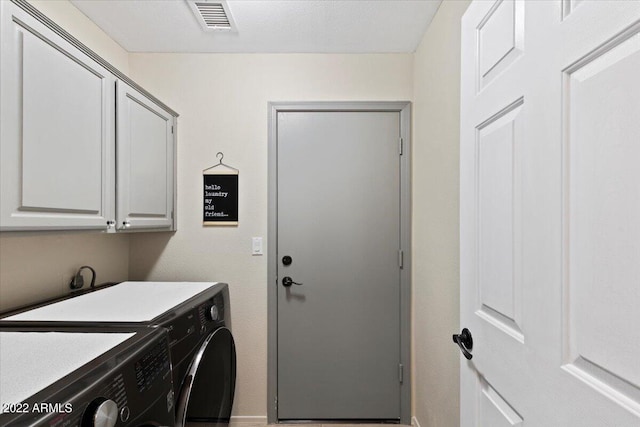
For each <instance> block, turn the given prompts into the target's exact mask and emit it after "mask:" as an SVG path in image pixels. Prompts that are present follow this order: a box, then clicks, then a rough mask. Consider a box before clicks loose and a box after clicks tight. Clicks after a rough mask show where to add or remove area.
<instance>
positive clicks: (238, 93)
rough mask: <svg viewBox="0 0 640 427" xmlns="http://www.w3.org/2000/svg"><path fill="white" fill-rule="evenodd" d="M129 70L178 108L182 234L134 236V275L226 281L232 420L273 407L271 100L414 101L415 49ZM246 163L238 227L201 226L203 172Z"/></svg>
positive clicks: (167, 63)
mask: <svg viewBox="0 0 640 427" xmlns="http://www.w3.org/2000/svg"><path fill="white" fill-rule="evenodd" d="M130 66H131V73H132V76H133V78H134V79H136V80H137V81H139V82H140V83H141V84H142V85H143V86H145V87H146V88H147V89H148V90H150V91H151V92H152V93H154V94H156V95H157V96H159V97H160V99H163V100H164V101H165V102H167V103H168V105H171V106H172V107H173V108H175V110H176V111H178V112H179V113H180V118H179V119H178V169H179V170H178V231H177V233H176V234H175V236H173V237H169V236H167V235H160V234H157V235H136V236H132V240H131V263H130V266H131V267H130V273H131V277H132V278H133V279H154V280H178V279H179V280H221V281H227V282H228V283H229V284H230V288H231V301H232V321H233V331H234V336H235V337H236V341H237V343H236V344H237V347H238V357H239V359H238V383H237V389H236V396H237V400H236V403H235V404H234V413H235V415H236V416H243V417H246V416H260V417H264V416H266V412H267V406H266V405H267V401H266V391H267V283H266V278H267V258H266V254H265V256H262V257H260V256H251V237H252V236H262V237H263V238H264V246H265V248H266V244H267V241H266V237H267V137H268V133H267V129H268V127H267V117H268V116H267V111H268V109H267V104H268V102H269V101H305V100H313V101H321V100H330V101H340V100H358V101H367V100H385V101H388V100H394V101H397V100H410V99H411V97H412V90H413V88H412V70H413V55H411V54H402V55H291V54H283V55H273V54H272V55H260V54H248V55H247V54H235V55H234V54H231V55H227V54H212V55H211V54H132V55H131V56H130ZM218 151H222V152H224V155H225V158H224V162H225V163H227V164H229V165H231V166H233V167H236V168H238V169H240V201H239V204H240V218H239V225H238V226H237V227H213V228H212V227H209V228H204V227H203V226H202V201H201V193H202V170H203V169H205V168H207V167H209V166H211V165H213V164H215V163H217V159H216V156H215V155H216V153H217V152H218Z"/></svg>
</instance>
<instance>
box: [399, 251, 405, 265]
mask: <svg viewBox="0 0 640 427" xmlns="http://www.w3.org/2000/svg"><path fill="white" fill-rule="evenodd" d="M398 266H399V267H400V268H404V251H403V250H402V249H400V250H399V251H398Z"/></svg>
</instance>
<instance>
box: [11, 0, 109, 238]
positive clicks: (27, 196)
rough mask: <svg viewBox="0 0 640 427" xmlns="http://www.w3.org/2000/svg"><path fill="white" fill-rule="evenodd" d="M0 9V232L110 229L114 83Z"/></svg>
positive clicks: (28, 20) (28, 21) (19, 15)
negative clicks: (108, 222)
mask: <svg viewBox="0 0 640 427" xmlns="http://www.w3.org/2000/svg"><path fill="white" fill-rule="evenodd" d="M0 8H1V11H2V16H1V20H0V22H1V25H2V27H1V32H0V34H1V36H0V37H1V41H0V44H1V46H2V52H1V54H0V60H1V76H0V87H1V91H2V101H1V102H2V104H1V108H0V116H1V119H2V120H1V121H2V124H1V125H0V126H1V128H0V132H1V138H2V139H1V144H0V166H1V171H2V179H1V180H0V185H1V189H2V193H1V202H2V203H0V205H1V208H0V209H1V216H0V218H1V224H0V226H1V229H2V230H31V229H62V228H64V229H74V228H78V229H91V228H93V229H107V221H109V220H113V219H114V218H115V215H114V214H115V212H114V204H113V199H114V178H113V173H112V171H113V170H114V166H113V160H114V134H113V129H114V103H115V88H114V84H115V83H114V82H115V79H114V78H113V76H112V75H111V74H110V73H109V72H108V71H107V70H105V69H104V68H102V67H101V66H100V65H99V64H97V63H96V62H95V61H93V60H92V59H90V58H89V57H87V56H86V55H85V54H84V53H82V52H81V51H79V50H78V49H77V48H75V47H74V46H72V45H70V44H69V43H68V42H66V41H65V40H64V39H63V38H62V37H60V36H58V35H57V34H55V33H54V32H53V31H51V30H50V29H48V28H47V27H45V26H44V25H43V24H41V23H40V22H38V21H37V20H36V19H34V18H33V17H31V16H29V15H28V14H26V13H25V12H24V11H22V10H21V9H19V8H18V7H17V6H15V5H14V4H12V3H10V2H6V1H3V2H1V4H0Z"/></svg>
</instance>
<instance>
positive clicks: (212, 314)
mask: <svg viewBox="0 0 640 427" xmlns="http://www.w3.org/2000/svg"><path fill="white" fill-rule="evenodd" d="M207 314H208V315H209V320H213V321H214V322H216V321H218V320H220V312H219V311H218V306H217V305H212V306H211V307H209V311H208V313H207Z"/></svg>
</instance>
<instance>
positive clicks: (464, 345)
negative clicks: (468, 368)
mask: <svg viewBox="0 0 640 427" xmlns="http://www.w3.org/2000/svg"><path fill="white" fill-rule="evenodd" d="M453 342H454V343H456V344H458V347H460V351H461V352H462V354H463V355H464V357H466V358H467V360H471V358H472V357H473V354H471V350H473V337H472V336H471V332H470V331H469V330H468V329H467V328H464V329H462V332H460V334H459V335H455V334H454V335H453Z"/></svg>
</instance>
